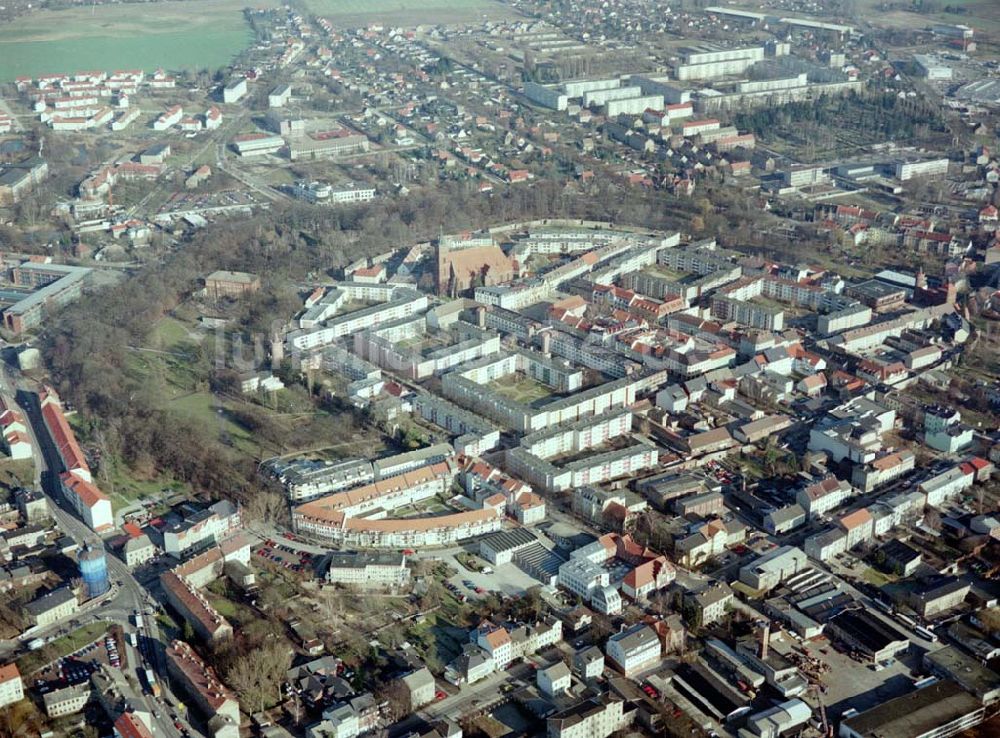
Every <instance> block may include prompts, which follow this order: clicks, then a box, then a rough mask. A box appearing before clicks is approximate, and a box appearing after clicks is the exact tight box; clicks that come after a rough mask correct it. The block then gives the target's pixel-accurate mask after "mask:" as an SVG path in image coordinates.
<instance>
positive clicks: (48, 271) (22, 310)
mask: <svg viewBox="0 0 1000 738" xmlns="http://www.w3.org/2000/svg"><path fill="white" fill-rule="evenodd" d="M91 271H92V270H90V269H88V268H86V267H75V266H67V265H64V264H36V263H34V262H25V263H23V264H21V265H20V266H19V267H17V268H16V269H15V270H14V272H13V275H14V283H15V284H16V285H18V286H30V287H33V288H34V291H33V292H31V293H30V294H28V295H26V296H25V297H23V298H21V299H20V300H18V301H17V302H15V303H14V304H13V305H10V306H8V307H6V308H4V310H3V320H4V327H6V328H7V330H9V331H11V332H12V333H22V332H24V331H27V330H31V329H33V328H37V327H38V326H40V325H41V324H42V322H43V321H44V319H45V316H46V315H47V314H48V313H49V312H51V311H54V310H58V309H59V308H61V307H64V306H66V305H68V304H70V303H71V302H74V301H75V300H77V299H79V297H80V295H81V294H83V287H84V285H85V284H86V281H87V279H88V277H89V275H90V273H91Z"/></svg>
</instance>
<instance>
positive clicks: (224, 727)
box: [166, 640, 240, 738]
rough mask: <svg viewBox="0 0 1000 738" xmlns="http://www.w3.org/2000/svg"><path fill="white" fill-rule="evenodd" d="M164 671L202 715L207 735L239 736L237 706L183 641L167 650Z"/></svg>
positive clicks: (238, 708) (213, 672) (175, 642)
mask: <svg viewBox="0 0 1000 738" xmlns="http://www.w3.org/2000/svg"><path fill="white" fill-rule="evenodd" d="M166 657H167V671H168V672H169V673H170V676H171V678H172V679H173V680H174V681H175V682H177V683H178V684H180V685H181V686H182V687H183V688H184V691H185V692H186V693H187V695H188V696H189V697H190V698H191V700H193V702H194V705H195V707H197V708H198V710H199V711H200V712H201V713H202V715H204V717H205V719H206V723H207V725H208V729H209V732H211V733H212V735H213V736H219V738H221V737H222V735H225V734H226V733H231V734H234V735H238V734H239V725H240V703H239V701H238V700H237V698H236V695H235V694H233V692H231V691H230V690H229V688H228V687H227V686H226V685H225V684H223V683H222V681H221V680H220V679H219V677H218V676H217V675H216V673H215V670H214V669H212V667H211V666H209V665H208V664H206V663H205V662H204V661H203V660H202V658H201V657H200V656H199V655H198V654H197V653H196V652H195V651H194V649H193V648H191V646H189V645H188V644H187V643H185V642H184V641H179V640H174V641H172V642H171V643H170V646H169V647H168V648H167V650H166Z"/></svg>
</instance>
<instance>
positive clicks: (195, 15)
mask: <svg viewBox="0 0 1000 738" xmlns="http://www.w3.org/2000/svg"><path fill="white" fill-rule="evenodd" d="M245 5H247V3H245V2H243V0H174V1H171V2H150V3H136V4H124V5H123V4H117V5H97V6H88V7H85V8H71V9H66V10H44V11H39V12H37V13H31V14H28V15H25V16H22V17H21V18H18V19H16V20H15V21H14V22H13V23H9V24H6V25H3V26H0V81H8V80H12V79H14V77H17V76H19V75H32V76H35V75H39V74H45V73H65V72H73V71H79V70H86V69H104V70H112V69H144V70H146V71H153V70H155V69H156V68H157V67H164V68H166V69H200V68H203V67H207V68H210V69H215V68H218V67H222V66H225V65H226V64H228V63H229V62H230V60H231V59H232V58H233V57H234V56H235V55H236V54H238V53H239V52H240V51H242V50H243V49H244V48H245V47H246V46H247V44H248V43H249V41H250V30H249V27H248V26H247V23H246V20H245V19H244V17H243V7H244V6H245ZM253 5H254V6H260V7H267V6H274V5H277V2H276V0H259V2H255V3H253Z"/></svg>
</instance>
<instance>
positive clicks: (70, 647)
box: [17, 621, 111, 677]
mask: <svg viewBox="0 0 1000 738" xmlns="http://www.w3.org/2000/svg"><path fill="white" fill-rule="evenodd" d="M110 625H111V624H110V623H106V622H103V621H102V622H97V623H89V624H87V625H84V626H83V627H81V628H77V629H76V630H74V631H73V632H72V633H69V634H67V635H64V636H63V637H62V638H58V639H56V640H54V641H52V643H48V644H46V645H45V646H44V647H43V648H41V649H39V650H37V651H29V652H28V653H26V654H25V655H24V656H22V657H21V658H20V659H18V661H17V667H18V669H19V670H20V672H21V674H22V675H24V676H25V677H29V676H31V675H32V674H34V673H35V672H36V671H38V670H39V669H41V668H42V667H43V666H45V665H46V664H48V663H51V662H53V661H55V660H56V659H58V658H62V657H63V656H68V655H69V654H71V653H73V652H74V651H78V650H79V649H81V648H83V647H84V646H86V645H88V644H90V643H93V642H94V641H96V640H97V639H98V638H100V637H101V636H103V635H104V634H105V633H107V632H108V628H109V627H110Z"/></svg>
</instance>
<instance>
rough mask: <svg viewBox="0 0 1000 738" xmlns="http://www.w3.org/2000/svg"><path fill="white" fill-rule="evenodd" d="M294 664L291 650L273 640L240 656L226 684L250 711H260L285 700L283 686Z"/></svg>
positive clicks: (227, 677) (230, 671)
mask: <svg viewBox="0 0 1000 738" xmlns="http://www.w3.org/2000/svg"><path fill="white" fill-rule="evenodd" d="M291 665H292V651H291V649H290V648H288V645H287V644H285V643H283V642H281V641H273V642H271V643H267V644H265V645H263V646H260V647H258V648H256V649H254V650H252V651H248V652H247V653H245V654H241V655H240V656H239V657H237V658H236V659H235V661H234V662H233V665H232V667H231V668H230V669H229V671H228V672H227V673H226V681H227V682H228V683H229V686H231V687H232V688H233V691H235V692H236V694H237V695H239V698H240V702H242V703H243V704H244V705H246V706H247V709H248V711H250V712H260V711H261V710H264V709H265V708H268V707H270V706H272V705H275V704H277V703H278V702H280V701H281V685H282V683H283V682H284V679H285V674H286V672H287V671H288V668H289V667H290V666H291Z"/></svg>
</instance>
